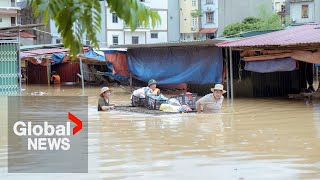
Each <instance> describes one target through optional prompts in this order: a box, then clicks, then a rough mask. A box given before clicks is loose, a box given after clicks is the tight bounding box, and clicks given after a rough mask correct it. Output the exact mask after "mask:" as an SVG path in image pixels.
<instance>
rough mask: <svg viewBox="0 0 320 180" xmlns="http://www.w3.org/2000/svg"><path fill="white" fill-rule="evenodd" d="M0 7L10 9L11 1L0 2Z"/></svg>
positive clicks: (3, 0) (0, 0)
mask: <svg viewBox="0 0 320 180" xmlns="http://www.w3.org/2000/svg"><path fill="white" fill-rule="evenodd" d="M0 7H11V0H0Z"/></svg>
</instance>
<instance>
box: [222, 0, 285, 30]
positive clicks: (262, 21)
mask: <svg viewBox="0 0 320 180" xmlns="http://www.w3.org/2000/svg"><path fill="white" fill-rule="evenodd" d="M266 6H267V4H266V3H261V4H259V6H258V8H259V17H247V18H245V19H244V20H243V21H242V22H237V23H233V24H230V25H229V26H227V27H226V28H225V29H224V31H223V35H224V36H236V35H239V34H240V33H241V32H247V31H267V30H277V29H281V28H282V24H281V18H280V16H279V15H278V14H276V13H272V12H269V11H268V10H267V9H268V8H266Z"/></svg>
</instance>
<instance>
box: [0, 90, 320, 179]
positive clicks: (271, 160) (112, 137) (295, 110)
mask: <svg viewBox="0 0 320 180" xmlns="http://www.w3.org/2000/svg"><path fill="white" fill-rule="evenodd" d="M39 91H41V92H47V93H43V95H44V96H47V95H50V96H55V95H57V96H80V95H81V93H82V91H81V88H78V87H76V88H70V87H61V89H54V88H52V87H47V86H29V87H27V88H26V90H25V91H23V95H26V96H30V95H31V94H32V92H39ZM99 91H100V87H93V88H87V89H85V95H87V96H88V97H89V173H88V174H50V176H48V175H46V174H7V168H6V166H7V127H6V122H5V121H6V119H7V112H6V111H7V107H6V103H4V102H5V101H4V98H2V99H1V103H0V106H1V109H0V116H1V122H0V135H1V138H0V140H1V142H0V179H15V178H23V179H32V180H34V179H44V178H46V179H49V178H52V179H57V178H61V179H73V178H74V179H199V178H201V179H320V101H319V102H304V101H293V100H275V99H274V100H272V99H235V100H234V102H233V103H231V102H228V101H227V100H226V99H225V101H224V103H223V108H222V109H223V110H222V112H221V113H219V114H192V113H191V114H173V115H158V116H153V115H144V114H138V113H128V112H119V111H112V112H98V111H97V100H98V94H99ZM38 95H39V94H38ZM111 103H115V104H128V103H130V94H129V93H128V92H126V91H124V90H123V89H120V88H114V92H113V94H112V97H111ZM45 116H46V115H45V114H44V117H45Z"/></svg>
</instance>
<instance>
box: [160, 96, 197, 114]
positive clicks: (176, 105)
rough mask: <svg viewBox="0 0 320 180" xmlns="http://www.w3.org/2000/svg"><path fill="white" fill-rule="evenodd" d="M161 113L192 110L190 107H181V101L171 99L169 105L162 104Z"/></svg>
mask: <svg viewBox="0 0 320 180" xmlns="http://www.w3.org/2000/svg"><path fill="white" fill-rule="evenodd" d="M160 111H164V112H190V111H192V109H191V108H190V107H189V106H188V105H181V104H180V102H179V100H177V99H174V98H171V99H170V100H169V101H168V104H161V106H160Z"/></svg>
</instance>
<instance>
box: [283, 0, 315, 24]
mask: <svg viewBox="0 0 320 180" xmlns="http://www.w3.org/2000/svg"><path fill="white" fill-rule="evenodd" d="M287 6H288V7H289V12H290V19H291V21H292V23H293V24H301V23H309V22H319V21H320V0H290V1H289V4H288V5H287Z"/></svg>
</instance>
